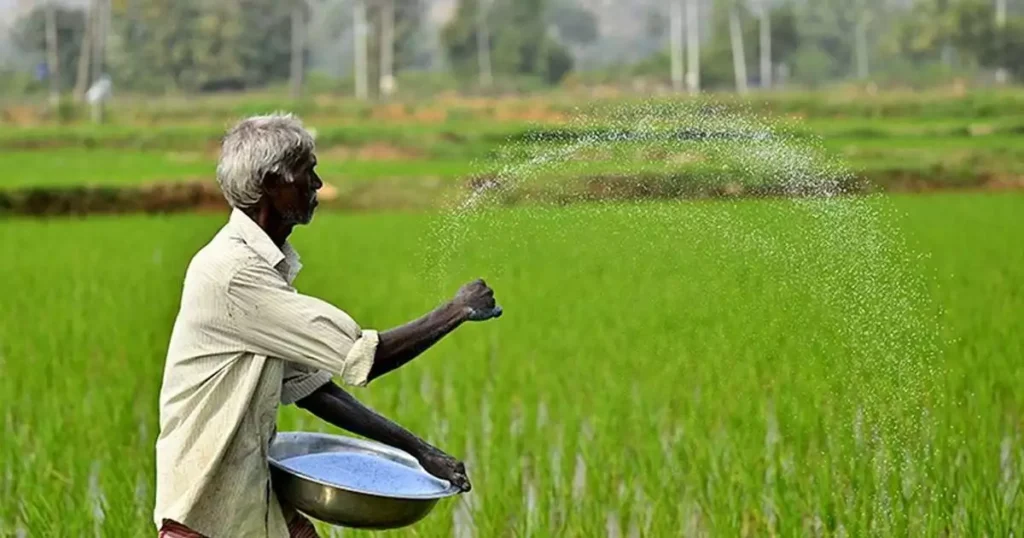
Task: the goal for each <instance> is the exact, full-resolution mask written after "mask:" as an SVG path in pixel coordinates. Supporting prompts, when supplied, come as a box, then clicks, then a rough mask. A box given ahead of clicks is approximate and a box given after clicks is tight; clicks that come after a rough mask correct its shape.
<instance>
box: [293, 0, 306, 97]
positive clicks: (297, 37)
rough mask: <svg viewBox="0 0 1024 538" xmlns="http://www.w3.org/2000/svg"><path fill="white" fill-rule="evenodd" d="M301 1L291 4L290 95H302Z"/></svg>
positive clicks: (303, 40)
mask: <svg viewBox="0 0 1024 538" xmlns="http://www.w3.org/2000/svg"><path fill="white" fill-rule="evenodd" d="M302 3H303V2H302V1H297V2H295V4H294V5H293V6H292V54H291V97H292V99H298V98H299V97H301V96H302V78H303V73H304V71H305V67H304V66H303V61H304V60H305V58H304V57H303V56H304V55H305V50H306V21H305V18H306V13H305V10H304V9H303V7H304V6H303V5H302Z"/></svg>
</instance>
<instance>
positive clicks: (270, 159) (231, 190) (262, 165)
mask: <svg viewBox="0 0 1024 538" xmlns="http://www.w3.org/2000/svg"><path fill="white" fill-rule="evenodd" d="M313 148H314V142H313V137H312V135H310V133H309V132H308V131H306V129H305V128H304V127H303V126H302V122H301V121H300V120H299V119H298V118H297V117H295V116H293V115H291V114H270V115H266V116H252V117H249V118H246V119H244V120H242V121H240V122H238V123H237V124H236V125H235V126H234V127H232V128H231V129H230V130H229V131H228V132H227V135H225V136H224V140H223V142H222V143H221V154H220V162H219V163H217V183H218V184H219V185H220V190H221V192H223V193H224V198H225V199H227V201H228V204H230V205H231V207H234V208H238V209H245V208H248V207H252V206H254V205H256V204H257V203H259V201H260V198H261V197H262V196H263V180H264V178H265V177H267V175H268V174H276V175H278V176H280V177H282V178H283V179H284V180H285V181H289V182H290V181H293V180H294V176H293V170H294V169H295V167H296V166H297V165H299V164H301V163H303V162H304V161H305V160H307V159H308V158H309V156H310V155H311V154H312V153H313Z"/></svg>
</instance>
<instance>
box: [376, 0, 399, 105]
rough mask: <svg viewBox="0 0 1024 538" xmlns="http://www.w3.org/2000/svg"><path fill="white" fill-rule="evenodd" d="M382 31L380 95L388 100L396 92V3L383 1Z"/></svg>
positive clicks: (391, 0)
mask: <svg viewBox="0 0 1024 538" xmlns="http://www.w3.org/2000/svg"><path fill="white" fill-rule="evenodd" d="M380 17H381V21H380V23H381V30H380V84H379V89H380V95H381V97H384V98H387V97H389V96H390V95H391V94H392V93H394V91H395V74H394V66H395V63H394V58H395V1H394V0H383V5H382V6H381V14H380Z"/></svg>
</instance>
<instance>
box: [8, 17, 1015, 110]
mask: <svg viewBox="0 0 1024 538" xmlns="http://www.w3.org/2000/svg"><path fill="white" fill-rule="evenodd" d="M1016 1H1017V0H907V1H906V2H901V3H896V2H894V1H893V0H814V1H809V0H708V1H705V0H665V1H664V2H657V3H654V4H648V6H650V5H654V6H656V7H655V8H651V9H649V10H647V11H643V10H638V11H637V13H636V16H637V17H645V18H647V24H646V28H647V32H648V34H649V35H647V36H646V39H654V40H660V42H663V43H664V45H663V46H662V47H661V51H662V52H660V53H657V54H654V55H652V56H650V57H648V58H647V59H645V60H642V61H640V62H638V63H632V64H629V65H622V66H617V67H615V66H611V67H608V66H605V67H603V68H602V69H604V71H603V72H604V73H605V74H606V75H607V77H608V78H609V80H613V79H614V78H615V77H623V76H635V75H647V76H653V77H657V78H664V79H666V80H669V79H671V80H672V81H673V82H676V83H679V81H680V80H681V76H682V71H683V69H682V67H681V64H682V63H683V60H684V58H685V60H686V63H687V64H688V65H687V66H686V67H685V71H686V73H687V77H690V76H691V75H692V76H694V77H696V78H697V80H690V79H689V78H688V79H687V83H688V84H690V83H696V82H698V81H699V86H700V87H703V88H714V87H735V88H737V89H745V88H746V87H747V85H748V84H750V85H755V86H756V85H761V86H768V85H771V82H772V79H775V83H776V84H778V82H779V81H780V80H782V81H792V82H797V83H800V84H804V85H815V84H819V83H821V82H825V81H831V80H836V79H845V78H853V79H868V78H874V77H878V76H885V75H886V74H893V73H896V74H905V73H908V72H910V71H914V70H920V69H927V68H930V67H929V66H932V67H936V68H940V69H942V68H944V69H947V70H950V71H957V70H961V71H970V70H972V69H973V70H978V69H981V70H998V71H1000V72H1002V73H1005V74H1007V75H1008V76H1010V77H1014V78H1016V79H1018V80H1024V13H1022V12H1021V8H1020V7H1019V6H1014V5H1010V6H1009V7H1007V6H1006V2H1010V3H1013V2H1016ZM691 2H693V3H694V4H695V5H696V4H698V2H699V6H698V7H699V9H700V11H697V7H694V11H692V12H691V11H689V9H690V7H693V6H690V5H689V3H691ZM1000 2H1003V3H1002V4H1001V3H1000ZM673 3H675V5H674V4H673ZM46 5H47V4H45V3H40V4H37V7H36V8H35V9H33V10H31V11H29V12H28V13H27V14H25V15H24V16H23V18H22V20H20V21H17V22H16V23H15V24H14V26H13V27H14V28H15V30H14V35H13V43H14V44H15V45H16V46H17V47H18V49H19V50H21V51H23V52H24V53H28V54H30V55H33V57H36V58H39V59H40V63H41V64H43V63H44V62H45V67H46V71H47V73H49V71H52V72H53V73H54V74H56V75H57V76H58V77H59V79H58V80H57V81H56V84H55V87H59V89H61V90H62V91H72V92H74V94H76V95H78V96H81V95H82V94H83V92H84V91H85V89H86V88H87V87H88V85H89V83H91V82H92V81H94V80H96V78H97V77H98V76H99V75H100V74H104V73H105V74H109V75H110V76H111V77H112V78H113V79H114V81H115V87H117V88H118V89H121V90H132V91H142V92H162V91H168V90H172V91H192V92H195V91H213V90H220V89H245V88H254V87H260V86H264V85H267V84H275V83H283V82H286V81H289V80H291V82H292V85H293V89H295V90H296V91H300V90H301V86H302V83H303V80H304V77H305V73H306V72H307V71H308V70H309V68H308V66H309V59H310V56H311V51H313V50H316V49H318V48H319V47H321V46H324V43H325V42H326V41H329V40H339V39H342V36H347V37H345V39H349V40H352V39H357V40H358V39H360V36H362V41H361V42H358V43H356V45H355V49H354V50H355V52H353V53H352V54H354V55H356V56H360V57H361V61H360V58H355V60H353V58H352V57H351V56H349V57H346V58H338V59H336V60H334V59H331V61H337V62H338V63H339V64H341V63H344V64H346V66H353V67H351V69H349V70H348V72H350V73H352V74H353V76H355V77H356V78H357V84H361V85H362V86H363V87H364V92H366V93H368V95H369V96H373V95H377V94H380V93H382V92H386V91H389V90H388V89H387V88H385V84H384V82H383V81H384V80H385V79H388V78H389V77H390V76H391V75H392V74H393V73H401V72H402V71H404V70H407V69H415V68H419V67H422V66H424V65H428V64H430V63H431V56H430V53H429V51H427V49H426V48H425V45H424V43H425V42H426V38H425V35H426V34H425V21H426V20H427V16H426V14H427V2H426V0H283V1H282V0H223V1H217V2H211V1H207V0H90V4H89V9H79V8H69V7H56V8H53V11H50V12H48V11H47V7H46ZM691 13H699V19H695V20H688V19H685V18H686V17H689V16H691V15H690V14H691ZM673 17H676V19H673ZM677 19H678V20H677ZM683 21H685V24H683ZM313 27H316V28H318V29H319V30H318V32H319V33H316V34H314V33H311V30H310V28H313ZM436 30H437V32H436V34H437V43H436V47H437V50H438V52H440V53H441V54H442V56H443V60H444V64H445V68H446V72H447V73H448V74H449V76H450V77H451V78H452V79H453V80H456V81H461V83H462V84H463V85H472V86H481V87H487V86H491V85H495V84H498V83H500V82H501V81H502V80H517V79H531V80H535V81H536V82H537V83H538V84H545V85H553V84H558V83H560V82H562V81H563V80H564V79H565V77H566V76H567V75H569V74H570V73H572V72H573V71H574V69H575V68H576V66H575V62H574V58H575V57H577V56H579V52H580V51H581V50H584V49H585V48H587V47H591V46H595V44H596V43H599V42H600V38H601V35H600V25H599V20H598V16H597V14H595V12H594V11H593V10H591V9H589V8H588V7H587V6H586V5H585V4H584V2H583V0H457V2H456V7H455V14H454V16H453V17H452V18H451V20H450V21H449V22H448V23H447V24H446V25H445V26H444V27H443V28H440V29H436ZM691 33H693V34H694V35H695V36H697V38H696V40H695V41H693V40H691V36H690V35H689V34H691ZM684 34H687V35H684ZM684 38H685V39H684ZM317 40H319V41H317ZM53 44H56V45H55V46H56V49H57V50H56V51H53V52H55V54H49V56H47V52H48V47H50V46H51V45H53ZM688 47H693V48H699V50H693V51H687V52H686V55H685V56H684V55H683V50H682V49H684V48H688ZM690 64H692V65H690ZM758 67H760V69H759V68H758ZM741 79H742V80H741ZM359 80H361V81H362V82H358V81H359ZM378 81H380V83H378Z"/></svg>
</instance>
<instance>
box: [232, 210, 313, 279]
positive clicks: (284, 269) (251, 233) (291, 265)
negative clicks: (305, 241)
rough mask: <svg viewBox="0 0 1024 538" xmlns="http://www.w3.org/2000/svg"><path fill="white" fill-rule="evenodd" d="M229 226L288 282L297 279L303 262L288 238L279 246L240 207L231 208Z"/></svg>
mask: <svg viewBox="0 0 1024 538" xmlns="http://www.w3.org/2000/svg"><path fill="white" fill-rule="evenodd" d="M228 226H229V227H230V228H231V229H232V230H233V231H234V232H235V233H236V234H237V235H238V237H240V238H241V239H242V241H244V242H245V244H246V245H249V248H251V249H253V251H255V252H256V254H258V255H259V256H260V257H261V258H263V259H264V260H266V262H267V263H269V264H270V265H271V267H273V268H275V269H277V270H278V271H279V272H280V273H281V276H283V277H284V278H285V279H286V280H287V281H288V284H291V283H292V281H294V280H295V277H296V276H298V274H299V271H300V270H301V269H302V263H301V261H300V260H299V253H298V252H296V251H295V248H293V247H292V245H291V243H289V242H288V241H287V240H286V241H285V242H284V245H282V246H281V248H277V245H275V244H274V241H273V240H272V239H270V236H269V235H267V232H265V231H263V228H260V227H259V225H258V224H256V223H255V222H253V220H252V219H251V218H249V216H248V215H246V214H245V213H243V212H242V211H240V210H238V209H232V210H231V216H230V217H229V219H228Z"/></svg>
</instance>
